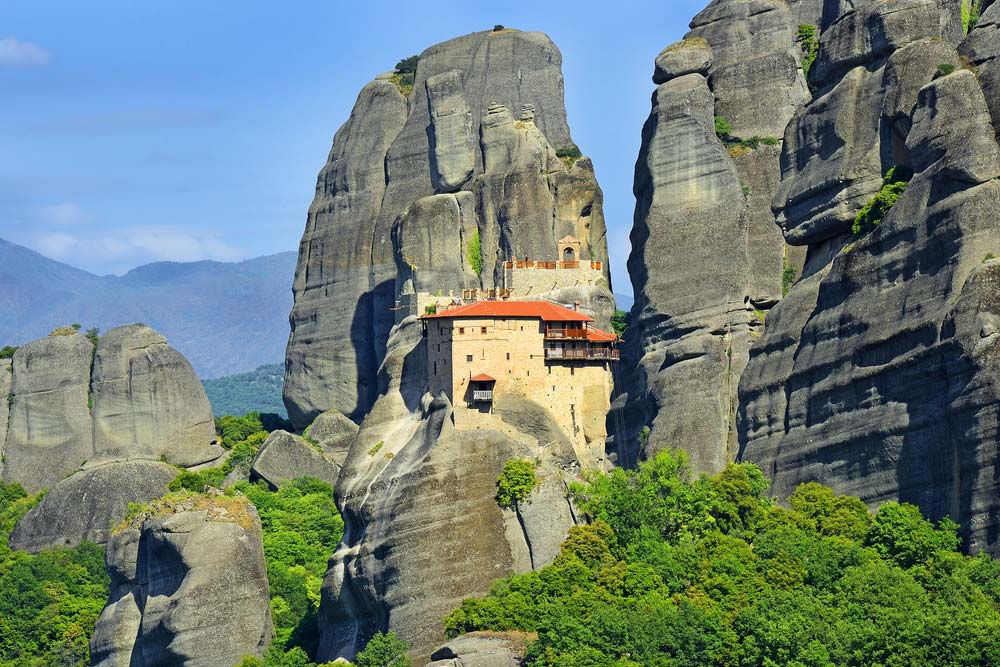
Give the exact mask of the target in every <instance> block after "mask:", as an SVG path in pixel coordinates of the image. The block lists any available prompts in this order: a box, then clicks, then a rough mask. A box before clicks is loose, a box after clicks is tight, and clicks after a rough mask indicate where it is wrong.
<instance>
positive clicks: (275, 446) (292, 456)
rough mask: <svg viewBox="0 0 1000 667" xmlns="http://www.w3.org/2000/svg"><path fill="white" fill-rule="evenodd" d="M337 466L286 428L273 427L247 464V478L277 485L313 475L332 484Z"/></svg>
mask: <svg viewBox="0 0 1000 667" xmlns="http://www.w3.org/2000/svg"><path fill="white" fill-rule="evenodd" d="M339 472H340V467H339V466H338V465H337V464H336V463H334V462H333V461H331V460H329V459H327V458H326V457H325V456H323V454H322V453H321V452H320V451H319V448H318V447H314V446H313V445H310V444H309V443H308V442H306V441H305V440H303V439H302V438H300V437H299V436H297V435H293V434H291V433H288V432H287V431H280V430H279V431H273V432H272V433H271V435H269V436H268V437H267V440H266V441H265V442H264V444H263V445H261V448H260V451H258V452H257V456H256V457H255V458H254V460H253V465H251V466H250V479H251V480H255V479H262V480H264V481H265V482H267V483H268V484H269V485H270V486H271V487H273V488H275V489H276V488H278V487H279V486H281V485H282V484H284V483H286V482H290V481H291V480H293V479H296V478H298V477H315V478H317V479H321V480H323V481H324V482H328V483H330V484H333V483H334V482H336V481H337V475H338V473H339Z"/></svg>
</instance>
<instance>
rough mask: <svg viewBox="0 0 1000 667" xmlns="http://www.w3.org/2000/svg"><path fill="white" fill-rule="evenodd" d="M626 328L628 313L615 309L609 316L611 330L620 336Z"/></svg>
mask: <svg viewBox="0 0 1000 667" xmlns="http://www.w3.org/2000/svg"><path fill="white" fill-rule="evenodd" d="M627 329H628V313H626V312H625V311H624V310H616V311H615V314H614V315H612V316H611V330H612V331H614V332H615V333H616V334H618V337H619V338H621V337H622V336H624V335H625V331H626V330H627Z"/></svg>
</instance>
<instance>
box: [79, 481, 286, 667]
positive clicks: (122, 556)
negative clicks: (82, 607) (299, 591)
mask: <svg viewBox="0 0 1000 667" xmlns="http://www.w3.org/2000/svg"><path fill="white" fill-rule="evenodd" d="M107 565H108V570H109V572H110V573H111V598H110V601H109V602H108V605H107V607H105V609H104V611H103V612H102V613H101V617H100V618H99V619H98V621H97V627H96V628H95V630H94V635H93V637H92V638H91V641H90V652H91V665H94V666H95V667H154V666H156V667H168V666H173V665H192V666H195V665H197V666H198V667H232V665H235V664H236V663H238V662H239V661H240V659H241V658H242V656H244V655H257V656H260V655H261V654H262V653H263V652H264V650H265V649H266V648H267V645H268V644H269V643H270V641H271V636H272V626H271V612H270V605H269V596H268V586H267V571H266V568H265V565H264V552H263V545H262V542H261V528H260V520H259V519H258V518H257V513H256V510H254V508H253V506H252V505H250V504H249V503H248V502H247V501H245V500H243V499H240V498H214V499H213V498H207V497H198V498H197V499H193V500H189V501H184V502H183V503H180V504H178V505H176V506H172V507H169V508H159V509H158V510H156V511H155V512H154V513H152V514H151V515H147V516H143V517H139V518H138V519H137V520H135V521H133V522H132V523H131V524H130V525H129V526H128V527H127V528H126V529H124V530H123V531H122V532H120V533H118V534H116V535H114V536H113V537H112V539H111V541H110V543H109V544H108V551H107Z"/></svg>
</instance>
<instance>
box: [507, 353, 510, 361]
mask: <svg viewBox="0 0 1000 667" xmlns="http://www.w3.org/2000/svg"><path fill="white" fill-rule="evenodd" d="M507 361H510V352H508V353H507Z"/></svg>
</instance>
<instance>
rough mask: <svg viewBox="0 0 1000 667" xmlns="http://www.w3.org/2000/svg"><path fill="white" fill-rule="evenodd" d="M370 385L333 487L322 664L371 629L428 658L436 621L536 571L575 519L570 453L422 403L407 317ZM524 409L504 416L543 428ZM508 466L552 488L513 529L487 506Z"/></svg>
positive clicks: (436, 403)
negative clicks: (336, 522)
mask: <svg viewBox="0 0 1000 667" xmlns="http://www.w3.org/2000/svg"><path fill="white" fill-rule="evenodd" d="M379 379H380V391H379V399H378V401H377V402H376V403H375V406H374V407H373V409H372V410H371V413H370V414H369V415H368V417H367V418H366V419H365V421H364V422H363V423H362V426H361V430H360V432H359V433H358V436H357V439H356V440H355V442H354V445H353V446H352V447H351V450H350V453H349V455H348V457H347V459H346V461H345V462H344V467H343V469H342V470H341V474H340V477H339V478H338V481H337V484H336V485H335V493H336V497H337V503H338V506H339V507H340V508H341V510H342V514H343V516H344V521H345V533H344V539H343V542H342V543H341V545H340V546H339V547H338V549H337V552H336V553H335V554H334V556H333V558H332V559H331V560H330V569H329V570H328V572H327V574H326V578H325V580H324V584H323V599H322V605H321V608H320V630H321V644H320V651H319V656H318V658H319V659H320V660H334V659H335V658H338V657H345V658H351V657H353V655H354V652H355V651H357V650H359V649H360V648H361V647H363V646H364V644H365V642H366V641H367V640H368V638H369V637H371V635H372V634H374V633H375V632H377V631H380V630H392V631H395V632H396V633H397V634H398V635H399V636H400V637H402V638H403V639H404V640H405V641H406V642H408V643H409V645H410V647H411V649H412V652H413V655H414V656H415V657H423V659H426V656H427V655H429V654H430V653H431V651H432V650H433V649H434V647H435V646H437V645H439V644H440V642H441V641H443V639H444V633H443V628H442V619H443V617H444V616H445V614H447V613H448V612H449V611H451V610H452V609H453V608H454V607H455V606H457V605H458V604H459V602H460V601H461V600H462V599H463V598H464V597H466V596H469V595H475V594H482V593H484V592H485V591H487V590H488V588H489V586H490V584H491V583H492V581H493V580H494V579H496V578H497V577H499V576H503V575H505V574H509V573H512V572H526V571H529V570H530V569H531V568H532V564H533V562H537V563H538V564H543V563H544V560H545V559H546V558H548V557H549V556H550V551H551V549H552V548H553V545H554V548H555V549H558V544H559V542H561V541H562V540H563V539H564V538H565V536H566V534H567V531H568V529H569V527H570V526H571V525H573V521H574V519H573V518H572V512H571V508H570V507H569V503H568V501H567V499H566V494H565V491H564V490H563V491H562V492H559V488H560V486H559V485H560V484H561V482H558V480H560V479H561V478H562V476H565V475H567V474H568V473H567V472H566V470H565V469H566V468H569V469H571V470H572V469H573V468H575V467H579V466H580V465H581V462H579V461H576V460H575V459H574V458H573V455H572V448H571V447H568V448H559V447H555V446H549V445H552V443H550V442H540V441H539V439H536V438H541V436H540V435H534V436H529V435H525V434H523V433H521V432H520V431H519V430H518V428H516V427H511V429H510V432H500V431H497V430H476V431H460V430H457V429H456V428H455V426H454V424H453V422H452V419H451V414H452V406H451V405H450V404H449V402H448V400H447V398H445V397H444V396H441V397H438V398H433V397H432V396H431V395H430V394H428V393H427V383H426V350H425V342H424V339H423V337H422V336H421V331H420V323H419V322H418V321H417V320H416V319H415V318H408V319H406V320H404V321H403V322H402V323H401V324H400V325H399V326H398V327H397V328H396V329H395V330H394V333H393V336H392V337H391V338H390V340H389V346H388V353H387V355H386V359H385V362H384V363H383V366H382V369H381V371H380V375H379ZM536 407H537V406H536ZM522 408H523V409H521V410H520V411H519V412H518V415H521V416H516V415H515V416H512V417H511V419H513V420H514V421H516V422H517V423H518V424H521V425H527V424H536V423H539V420H541V421H542V422H545V419H544V416H539V415H538V414H536V413H535V412H532V411H531V410H530V408H529V407H524V406H522ZM536 412H537V411H536ZM525 427H527V426H525ZM555 428H556V429H557V430H558V427H555ZM564 438H565V436H564ZM567 449H568V451H567ZM513 458H528V459H532V460H536V459H537V460H540V461H541V464H540V472H539V474H540V475H541V476H542V477H543V478H545V479H550V480H551V486H549V485H546V486H543V487H542V488H541V489H540V490H539V492H538V493H536V494H533V496H532V502H531V505H530V509H528V510H527V511H526V512H525V519H526V521H525V525H524V526H523V527H522V524H521V521H520V520H519V517H518V513H517V512H516V511H511V510H501V509H500V508H499V507H498V506H497V503H496V500H495V497H494V496H495V494H496V480H497V477H498V476H499V473H500V471H501V470H502V469H503V465H504V463H505V462H506V461H507V460H510V459H513ZM586 463H587V464H590V465H592V462H586ZM529 540H530V544H529Z"/></svg>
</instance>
